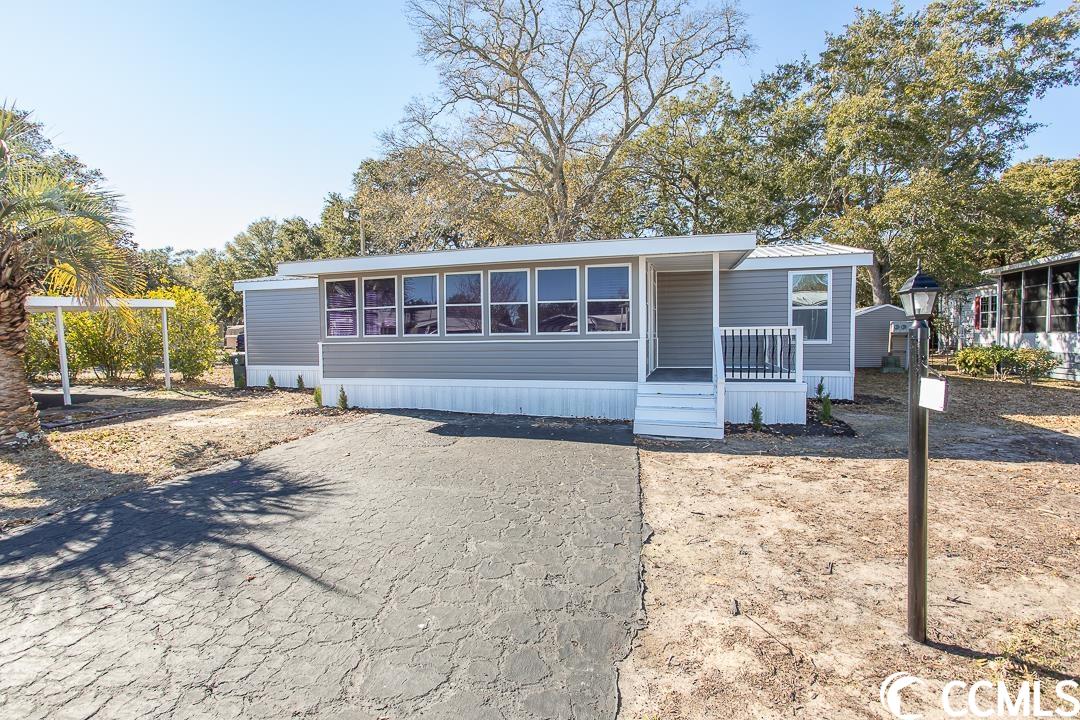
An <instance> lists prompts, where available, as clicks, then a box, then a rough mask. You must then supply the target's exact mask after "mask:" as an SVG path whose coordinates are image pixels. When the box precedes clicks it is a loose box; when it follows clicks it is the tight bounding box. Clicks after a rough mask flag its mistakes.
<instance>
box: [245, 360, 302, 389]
mask: <svg viewBox="0 0 1080 720" xmlns="http://www.w3.org/2000/svg"><path fill="white" fill-rule="evenodd" d="M270 376H273V377H274V384H275V385H277V386H278V387H291V388H294V387H296V378H297V377H298V376H299V377H303V378H304V387H306V388H312V389H314V388H315V386H316V385H318V384H319V366H318V365H248V366H247V384H248V386H249V387H265V386H266V382H267V379H268V378H269V377H270Z"/></svg>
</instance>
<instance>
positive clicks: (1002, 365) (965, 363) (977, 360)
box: [956, 345, 1061, 384]
mask: <svg viewBox="0 0 1080 720" xmlns="http://www.w3.org/2000/svg"><path fill="white" fill-rule="evenodd" d="M1060 363H1061V361H1060V360H1059V359H1058V358H1057V357H1056V356H1055V355H1054V354H1053V353H1052V352H1050V351H1049V350H1045V349H1043V348H1007V347H1002V346H1001V345H990V346H987V347H975V346H973V347H966V348H964V349H963V350H961V351H960V352H958V353H956V369H957V370H959V371H960V372H961V373H963V374H964V375H968V376H971V377H985V376H987V375H993V376H994V377H998V378H1005V377H1009V376H1013V375H1015V376H1016V377H1018V378H1020V379H1021V380H1023V381H1024V382H1025V383H1028V384H1030V383H1032V382H1034V381H1036V380H1040V379H1042V378H1045V377H1046V376H1048V375H1049V374H1050V373H1051V372H1053V370H1054V368H1056V367H1057V366H1058V365H1059V364H1060Z"/></svg>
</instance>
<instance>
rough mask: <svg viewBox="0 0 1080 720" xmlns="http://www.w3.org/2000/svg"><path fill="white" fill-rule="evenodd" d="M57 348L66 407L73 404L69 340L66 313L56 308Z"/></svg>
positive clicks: (58, 307)
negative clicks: (69, 371) (68, 349)
mask: <svg viewBox="0 0 1080 720" xmlns="http://www.w3.org/2000/svg"><path fill="white" fill-rule="evenodd" d="M56 347H57V350H59V355H60V384H61V385H62V386H63V388H64V405H70V404H71V383H70V382H69V380H68V364H67V340H66V339H65V338H64V311H63V310H61V309H60V306H59V305H57V306H56Z"/></svg>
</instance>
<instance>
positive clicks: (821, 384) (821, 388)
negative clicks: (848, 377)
mask: <svg viewBox="0 0 1080 720" xmlns="http://www.w3.org/2000/svg"><path fill="white" fill-rule="evenodd" d="M815 392H816V393H817V399H818V400H821V399H823V398H824V397H825V379H824V378H822V379H820V380H818V381H817V388H816V389H815Z"/></svg>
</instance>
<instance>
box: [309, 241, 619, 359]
mask: <svg viewBox="0 0 1080 720" xmlns="http://www.w3.org/2000/svg"><path fill="white" fill-rule="evenodd" d="M590 265H594V266H596V265H629V266H630V332H629V333H586V332H585V325H586V323H585V314H586V304H585V298H586V295H585V290H586V287H585V286H586V279H585V275H586V268H587V267H588V266H590ZM575 267H576V268H577V269H578V319H579V323H578V325H579V331H578V332H577V333H560V334H559V335H551V334H546V335H545V334H538V333H537V332H536V324H537V323H536V320H537V316H536V309H537V308H536V270H537V269H538V268H575ZM500 270H528V271H529V313H530V322H529V325H530V328H529V332H528V333H515V334H499V333H495V334H492V333H491V332H490V328H488V323H487V322H486V318H485V323H484V334H483V335H445V334H440V335H403V334H402V297H401V283H402V278H403V277H404V276H406V275H432V274H435V275H438V277H439V319H440V325H441V327H440V333H443V332H444V331H445V327H444V324H445V318H446V287H445V281H444V274H445V273H468V272H482V273H483V274H484V305H483V307H484V313H485V314H486V313H488V312H489V307H488V273H489V272H491V271H500ZM379 277H394V278H396V282H397V318H398V335H397V336H396V337H395V336H378V337H364V336H363V307H361V308H360V319H359V323H360V337H352V338H345V337H327V336H326V324H325V322H324V321H323V319H322V314H323V313H324V312H325V310H324V309H323V308H322V306H321V305H320V320H319V323H318V328H317V329H318V332H319V334H320V337H321V339H322V340H323V341H324V342H325V343H327V344H330V343H336V342H387V341H390V342H400V343H410V342H425V343H427V342H431V341H449V340H452V341H455V342H471V341H484V340H509V339H512V340H516V341H528V340H550V339H558V338H564V337H565V338H570V339H578V338H580V339H581V340H585V339H592V338H597V337H602V338H608V337H615V338H636V337H638V328H639V327H640V318H638V313H637V305H638V276H637V258H632V257H631V258H604V259H597V260H595V261H592V262H586V261H574V260H571V261H564V262H545V263H513V264H506V265H480V266H466V267H451V268H435V269H423V270H410V269H402V270H398V271H393V272H390V271H384V272H373V273H367V274H363V275H357V274H338V275H323V276H320V278H319V298H320V299H321V298H323V297H324V295H323V287H324V286H325V284H326V282H327V281H331V280H357V282H358V287H359V283H360V282H361V281H362V280H363V278H379Z"/></svg>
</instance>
